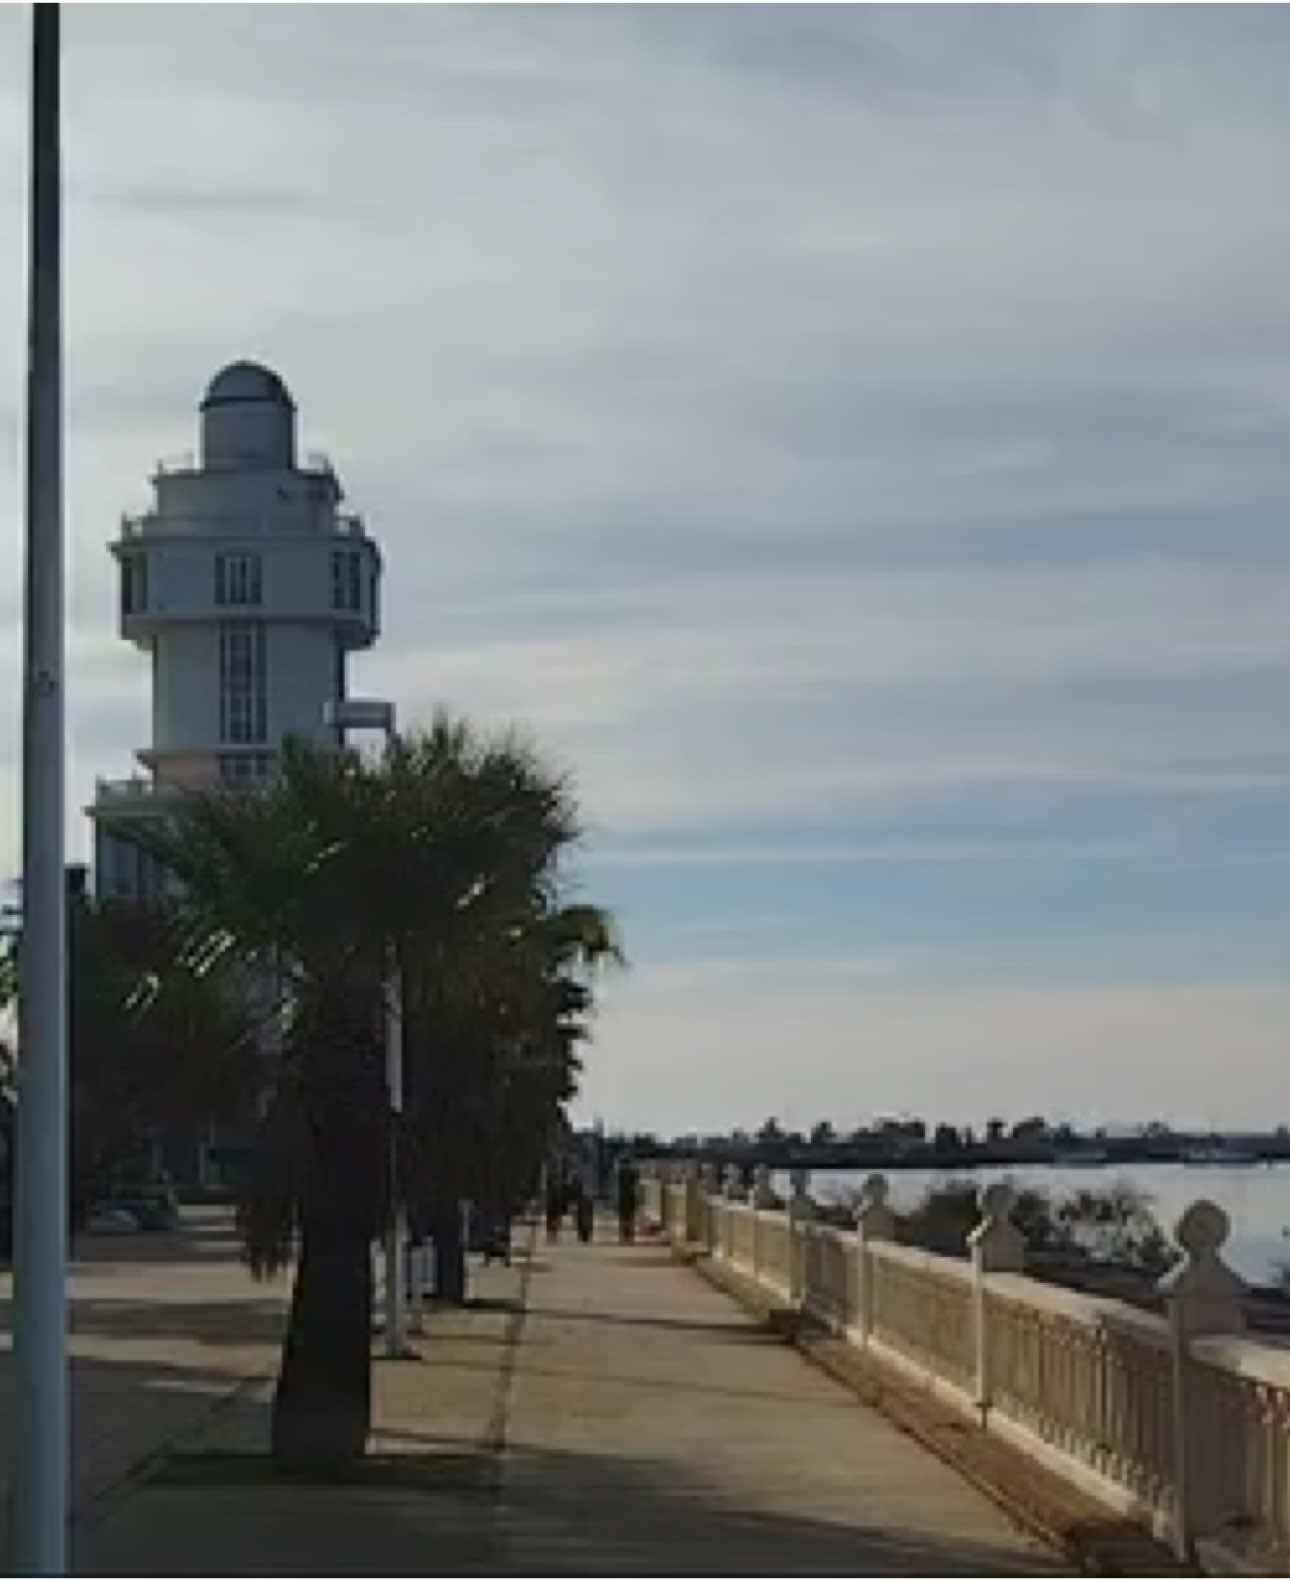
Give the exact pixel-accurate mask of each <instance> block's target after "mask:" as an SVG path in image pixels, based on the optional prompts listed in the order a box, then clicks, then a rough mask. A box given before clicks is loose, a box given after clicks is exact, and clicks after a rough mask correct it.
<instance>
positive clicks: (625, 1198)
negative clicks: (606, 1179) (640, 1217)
mask: <svg viewBox="0 0 1290 1581" xmlns="http://www.w3.org/2000/svg"><path fill="white" fill-rule="evenodd" d="M639 1185H640V1177H639V1176H638V1175H637V1173H636V1166H635V1164H633V1163H632V1161H631V1159H630V1158H624V1159H623V1161H622V1162H621V1163H620V1164H619V1166H618V1239H619V1240H620V1241H622V1242H624V1243H626V1242H628V1241H633V1240H635V1239H636V1209H637V1207H638V1205H639V1204H638V1192H639Z"/></svg>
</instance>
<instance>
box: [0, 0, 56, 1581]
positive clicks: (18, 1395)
mask: <svg viewBox="0 0 1290 1581" xmlns="http://www.w3.org/2000/svg"><path fill="white" fill-rule="evenodd" d="M58 96H59V8H58V6H57V5H36V6H33V7H32V115H31V198H30V209H31V218H30V248H31V251H30V265H29V274H28V293H29V296H28V336H29V338H28V351H27V476H26V490H27V499H26V506H27V523H26V526H27V544H26V587H25V594H26V604H25V611H26V619H25V626H26V631H25V654H24V664H23V749H22V774H23V795H22V824H23V829H22V908H23V927H22V943H21V947H20V950H21V953H20V959H19V997H18V1040H19V1064H18V1113H17V1157H16V1167H15V1182H14V1249H13V1349H14V1358H13V1376H14V1392H13V1396H12V1408H11V1413H10V1431H11V1433H12V1434H13V1447H12V1449H11V1451H10V1460H9V1464H10V1466H11V1468H12V1483H11V1499H12V1507H11V1520H10V1534H11V1544H12V1547H11V1553H10V1567H11V1569H12V1570H13V1572H14V1573H15V1574H17V1575H62V1574H65V1573H66V1570H67V1505H68V1449H69V1442H68V1441H69V1420H68V1395H67V1326H66V1324H67V1314H66V1293H65V1277H66V1261H67V1012H66V1004H67V1001H66V982H67V962H66V933H65V927H66V890H65V885H64V879H63V411H62V409H63V391H62V301H61V286H62V278H61V276H62V261H61V214H60V207H61V192H60V179H61V177H60V157H59V107H58Z"/></svg>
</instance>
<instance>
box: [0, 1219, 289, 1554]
mask: <svg viewBox="0 0 1290 1581" xmlns="http://www.w3.org/2000/svg"><path fill="white" fill-rule="evenodd" d="M69 1291H70V1296H71V1312H70V1338H69V1349H70V1352H71V1407H72V1440H73V1442H72V1500H73V1507H74V1509H75V1511H76V1512H77V1513H78V1514H79V1515H81V1516H86V1515H87V1514H88V1512H89V1511H91V1509H92V1508H93V1506H94V1503H95V1501H96V1500H97V1499H101V1498H103V1497H104V1496H105V1495H106V1494H107V1493H108V1492H109V1491H110V1490H111V1489H112V1488H113V1487H114V1486H115V1485H116V1484H117V1483H119V1482H120V1481H121V1479H123V1478H125V1477H127V1476H128V1474H129V1473H130V1472H131V1470H132V1468H134V1467H136V1466H137V1465H138V1464H139V1462H140V1461H142V1460H143V1459H145V1458H146V1457H148V1456H149V1455H151V1454H154V1453H155V1452H156V1451H157V1450H158V1449H159V1448H160V1447H161V1446H162V1445H163V1444H165V1443H166V1442H168V1441H169V1440H171V1439H175V1438H182V1437H184V1436H185V1435H189V1434H191V1433H192V1432H194V1431H195V1430H196V1429H197V1428H198V1427H199V1425H200V1424H201V1423H202V1422H203V1421H204V1420H205V1419H206V1417H207V1416H208V1414H209V1413H210V1411H211V1409H212V1405H213V1404H214V1403H216V1402H218V1401H219V1400H221V1399H223V1398H224V1397H226V1396H227V1395H228V1393H229V1392H230V1390H232V1389H234V1388H236V1387H237V1386H238V1385H239V1383H241V1382H242V1381H243V1380H244V1379H247V1378H251V1377H255V1376H257V1375H258V1376H261V1377H269V1376H272V1373H273V1371H274V1369H275V1368H276V1366H277V1358H278V1352H279V1349H280V1346H281V1334H282V1325H283V1321H284V1317H285V1312H286V1301H287V1296H288V1294H289V1286H288V1284H287V1281H286V1280H285V1279H281V1280H277V1281H274V1282H270V1283H256V1282H253V1281H252V1280H251V1278H250V1276H249V1275H248V1274H247V1272H246V1270H245V1269H244V1268H243V1267H242V1266H241V1265H240V1264H239V1262H238V1251H237V1242H236V1239H235V1237H234V1234H233V1229H232V1224H231V1221H230V1216H229V1214H228V1213H227V1211H225V1210H222V1209H197V1210H191V1209H190V1210H189V1211H188V1212H187V1214H186V1216H185V1224H184V1229H183V1232H182V1233H181V1234H177V1235H150V1236H129V1237H125V1236H113V1237H86V1238H84V1239H83V1240H82V1241H80V1242H79V1243H78V1244H77V1246H76V1247H75V1249H74V1260H73V1262H72V1264H71V1268H70V1273H69ZM11 1301H12V1278H11V1276H10V1274H9V1272H8V1271H7V1270H5V1271H4V1272H3V1273H2V1274H0V1426H2V1428H3V1431H0V1484H2V1485H3V1486H2V1488H0V1491H2V1492H3V1495H4V1496H3V1497H2V1498H0V1540H7V1539H5V1531H4V1526H5V1520H6V1517H7V1513H8V1480H9V1465H10V1457H11V1455H12V1453H13V1444H12V1435H11V1433H10V1430H9V1427H10V1417H9V1409H10V1382H11V1365H12V1356H11V1349H10V1347H11V1339H10V1334H11V1330H10V1307H11ZM4 1551H5V1550H4V1548H3V1547H0V1553H3V1552H4Z"/></svg>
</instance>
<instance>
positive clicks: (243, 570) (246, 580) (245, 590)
mask: <svg viewBox="0 0 1290 1581" xmlns="http://www.w3.org/2000/svg"><path fill="white" fill-rule="evenodd" d="M260 588H261V581H260V557H259V555H258V554H217V555H216V556H215V602H216V603H217V604H258V603H259V602H260Z"/></svg>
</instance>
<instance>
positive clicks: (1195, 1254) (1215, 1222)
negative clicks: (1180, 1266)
mask: <svg viewBox="0 0 1290 1581" xmlns="http://www.w3.org/2000/svg"><path fill="white" fill-rule="evenodd" d="M1231 1227H1232V1221H1231V1220H1230V1219H1229V1218H1228V1216H1227V1214H1226V1213H1224V1212H1223V1210H1222V1208H1220V1207H1219V1205H1218V1203H1216V1202H1210V1201H1209V1200H1208V1199H1207V1198H1205V1197H1202V1198H1201V1199H1200V1200H1199V1201H1198V1202H1193V1203H1192V1204H1191V1206H1190V1207H1189V1208H1186V1209H1184V1211H1183V1215H1182V1217H1181V1218H1180V1219H1179V1220H1178V1223H1177V1224H1176V1225H1175V1226H1174V1238H1175V1239H1176V1240H1177V1242H1178V1244H1179V1246H1181V1247H1182V1249H1183V1251H1185V1252H1187V1253H1188V1254H1189V1255H1190V1256H1191V1258H1192V1259H1193V1260H1195V1259H1197V1258H1200V1257H1213V1256H1216V1255H1217V1253H1218V1249H1219V1247H1220V1246H1222V1244H1223V1242H1224V1241H1225V1240H1226V1239H1227V1236H1228V1231H1229V1230H1230V1229H1231Z"/></svg>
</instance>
